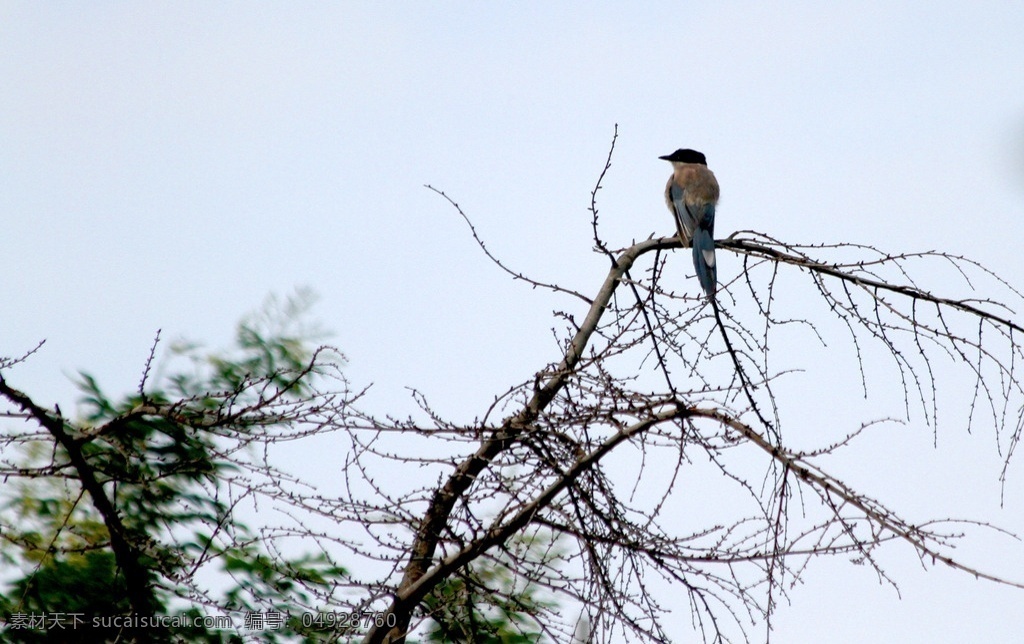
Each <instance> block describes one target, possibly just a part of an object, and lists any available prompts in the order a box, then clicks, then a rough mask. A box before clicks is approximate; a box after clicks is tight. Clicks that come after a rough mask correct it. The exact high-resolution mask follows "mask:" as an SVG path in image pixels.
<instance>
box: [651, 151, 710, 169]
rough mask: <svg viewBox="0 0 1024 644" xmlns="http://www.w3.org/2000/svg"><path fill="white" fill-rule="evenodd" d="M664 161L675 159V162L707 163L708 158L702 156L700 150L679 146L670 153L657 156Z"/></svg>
mask: <svg viewBox="0 0 1024 644" xmlns="http://www.w3.org/2000/svg"><path fill="white" fill-rule="evenodd" d="M658 158H659V159H664V160H665V161H675V162H676V163H699V164H701V165H707V164H708V160H707V159H706V158H705V157H704V154H703V153H702V152H697V151H696V150H691V149H689V148H679V149H678V150H676V151H675V152H673V153H672V154H667V155H665V156H663V157H658Z"/></svg>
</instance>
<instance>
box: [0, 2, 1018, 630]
mask: <svg viewBox="0 0 1024 644" xmlns="http://www.w3.org/2000/svg"><path fill="white" fill-rule="evenodd" d="M1022 34H1024V7H1022V6H1021V4H1020V3H1019V2H1013V1H1007V2H986V1H981V2H973V3H963V2H931V1H929V2H907V3H891V2H873V3H844V4H839V3H833V4H832V6H828V5H826V4H825V3H820V2H810V1H808V2H790V3H752V2H717V3H703V4H697V3H683V2H676V3H669V2H658V3H655V2H650V3H643V6H641V7H639V8H637V7H636V6H632V7H631V6H628V5H627V4H626V3H618V4H613V3H606V2H588V3H534V4H532V5H526V4H525V3H524V4H522V5H502V4H499V3H483V2H479V3H468V2H467V3H444V4H442V5H435V6H428V3H411V2H404V3H400V2H393V3H368V2H367V3H355V2H341V3H322V2H319V3H318V2H303V3H291V2H289V3H258V4H257V3H241V2H238V3H230V2H222V3H216V4H210V3H201V2H175V3H149V2H137V3H136V2H133V3H80V2H60V3H56V2H55V3H37V2H9V1H0V210H2V214H0V222H2V223H0V243H2V247H3V249H4V253H3V266H4V267H5V269H6V270H5V273H6V277H5V278H4V279H3V280H2V281H0V355H8V356H11V355H19V354H21V353H23V352H24V351H26V350H28V349H30V348H31V347H32V346H34V345H35V344H36V343H37V342H39V341H40V340H42V339H45V340H46V344H45V346H44V347H43V349H41V351H40V352H39V353H38V354H37V355H36V356H33V357H32V359H31V360H30V361H29V362H28V363H27V364H25V365H22V366H19V367H18V368H17V369H15V370H14V371H12V372H10V373H9V374H5V375H6V377H8V378H9V380H10V382H11V384H12V385H13V386H16V387H19V388H21V389H23V390H25V391H26V392H28V393H29V394H31V395H32V396H34V397H35V399H36V401H37V402H39V403H40V404H43V405H52V404H53V403H55V402H59V403H60V404H61V406H62V407H64V408H65V409H68V408H73V407H74V400H75V391H74V389H73V387H72V386H71V385H70V382H69V378H68V376H69V375H71V374H74V373H75V372H76V371H78V370H79V369H82V370H87V371H89V372H91V373H93V374H94V375H96V376H97V377H98V378H99V380H100V383H101V384H102V385H103V386H104V387H106V389H107V390H108V391H111V392H126V391H131V390H133V389H134V388H135V386H136V384H137V382H138V378H139V374H140V373H141V371H142V368H143V363H144V360H145V357H146V355H147V352H148V350H149V346H150V344H151V343H152V340H153V337H154V335H155V333H156V330H157V329H163V335H164V338H165V339H168V340H170V339H174V338H178V337H182V336H187V337H189V338H193V339H196V340H200V341H204V342H206V343H208V344H210V345H213V346H217V345H221V344H223V343H225V342H227V341H228V339H229V338H230V337H231V334H232V331H233V328H234V324H235V322H236V321H237V320H238V319H239V318H240V317H241V316H242V315H243V314H244V313H246V312H248V311H250V310H252V309H254V308H255V307H257V306H258V305H259V304H260V302H261V301H262V300H263V298H264V297H265V296H266V295H267V294H269V293H271V292H275V293H278V294H287V293H288V292H290V291H291V290H292V289H293V288H295V287H297V286H309V287H311V288H313V289H314V290H315V291H316V292H317V293H318V294H319V295H320V298H321V299H320V301H319V303H318V305H317V307H316V308H315V309H314V315H315V318H316V320H317V321H319V322H320V323H321V324H322V326H324V327H326V328H327V329H329V330H331V331H332V332H333V336H332V337H331V338H330V339H331V341H332V342H333V343H334V344H336V345H337V346H338V347H339V348H340V349H341V350H342V351H343V352H344V353H345V354H346V355H347V356H348V358H349V360H350V363H349V366H348V368H347V371H346V373H347V375H348V376H349V378H350V379H351V380H352V381H353V383H354V384H356V385H365V384H369V383H371V382H372V383H374V388H373V391H372V395H371V397H370V398H369V400H368V404H369V405H370V406H371V407H372V409H373V410H374V411H377V412H381V413H384V412H388V411H392V412H395V413H397V414H399V415H400V414H402V413H407V412H411V411H412V410H413V406H412V404H411V401H410V399H409V395H408V391H407V390H406V389H405V387H406V386H412V387H417V388H419V389H421V390H422V391H424V392H425V393H426V394H427V395H428V396H429V398H430V400H431V401H432V403H433V404H434V405H435V406H436V408H437V409H439V410H441V411H442V412H444V413H446V414H447V415H448V416H450V417H452V418H453V419H456V420H468V419H471V418H473V417H474V416H476V415H478V414H481V413H482V412H483V410H484V408H485V406H486V405H487V404H488V403H489V402H490V400H491V399H492V398H493V396H494V395H496V394H498V393H500V392H502V391H504V390H505V389H507V388H508V387H509V386H511V385H513V384H516V383H518V382H520V381H522V380H524V379H526V378H528V377H530V375H531V374H532V373H534V372H535V371H536V370H537V369H539V368H541V367H543V365H544V364H545V363H547V362H549V361H552V360H555V361H557V358H558V356H557V353H556V352H557V346H556V345H555V343H554V342H553V340H552V337H551V328H552V327H553V326H554V327H560V326H561V324H560V323H559V322H558V321H557V320H555V319H554V318H553V317H552V311H553V310H556V309H565V308H568V307H577V308H578V304H577V303H575V302H572V301H569V300H566V299H559V298H556V297H553V296H551V295H549V294H546V293H542V292H539V291H533V290H531V289H529V288H528V287H527V286H525V285H523V284H522V283H519V282H512V281H510V280H509V279H508V278H507V277H506V276H505V275H503V274H502V273H500V272H499V271H498V270H496V269H495V268H494V267H493V266H492V265H491V264H489V262H488V261H487V260H486V259H485V258H484V257H483V255H482V254H481V253H480V251H479V249H478V248H477V247H476V246H475V245H474V243H473V241H472V238H471V237H470V235H469V233H468V231H467V229H466V227H465V225H464V223H463V222H462V221H461V219H460V218H459V217H458V215H457V214H456V213H455V212H454V211H453V210H452V209H451V208H450V207H449V206H448V204H446V203H445V202H444V201H443V200H442V199H441V198H439V197H438V196H437V195H435V194H434V193H432V192H430V191H429V190H427V189H426V188H424V184H431V185H433V186H435V187H437V188H439V189H443V190H445V191H446V192H447V193H448V194H449V195H450V196H452V198H454V199H455V200H456V201H457V202H459V204H460V205H461V206H462V207H463V208H464V209H465V211H466V212H467V214H468V215H470V216H471V217H472V218H473V220H474V223H475V224H476V226H477V230H478V232H479V233H480V235H481V236H482V237H483V238H484V240H485V241H486V242H487V243H488V247H489V249H490V250H491V251H492V252H494V253H495V254H496V255H498V256H499V257H501V258H502V259H503V260H506V261H507V262H508V264H509V265H510V266H511V267H513V268H515V269H517V270H522V271H524V272H527V273H529V274H531V275H533V276H535V277H538V278H541V279H545V280H547V281H555V282H559V283H563V284H565V285H566V286H569V287H572V288H576V289H578V290H580V291H582V292H594V291H595V290H596V289H597V288H598V286H599V284H600V281H601V280H602V279H603V277H604V273H605V270H606V260H605V259H603V258H602V257H600V256H598V255H595V254H593V253H591V252H590V248H591V246H592V239H591V236H590V229H589V219H588V213H587V211H586V208H587V206H588V205H589V198H590V197H589V195H590V190H591V189H592V188H593V185H594V183H595V181H596V180H597V176H598V173H599V172H600V170H601V168H602V166H603V163H604V159H605V156H606V153H607V150H608V146H609V142H610V139H611V136H612V132H613V128H614V126H615V125H616V124H618V126H619V139H618V144H617V149H616V154H615V157H614V160H613V166H612V168H611V170H610V173H609V175H608V177H607V179H606V181H605V184H604V188H603V190H602V191H601V193H600V201H599V205H600V207H601V215H602V219H601V224H602V230H603V233H604V235H605V238H606V239H608V240H611V242H612V243H613V244H614V245H618V246H625V245H628V244H629V243H630V241H631V240H633V239H637V240H639V239H643V238H646V237H648V236H649V235H651V234H656V235H671V234H673V232H674V231H673V227H672V222H671V220H670V218H669V215H668V213H667V211H666V209H665V206H664V204H663V201H662V190H663V187H664V181H665V178H666V177H667V176H668V171H669V168H668V166H667V164H665V163H664V162H663V161H659V160H658V158H657V157H658V156H659V155H663V154H667V153H669V152H671V151H672V150H674V149H676V148H678V147H692V148H696V149H698V150H701V151H703V152H704V153H705V154H706V155H707V158H708V164H709V166H710V167H711V169H712V170H714V172H715V173H716V175H717V176H718V179H719V183H720V184H721V187H722V199H721V202H720V205H719V209H718V214H717V228H716V233H717V236H718V237H726V236H728V235H729V234H730V233H731V232H733V231H736V230H745V229H754V230H758V231H761V232H764V233H767V234H770V235H772V236H773V237H776V238H779V239H783V240H786V241H791V242H803V243H817V242H820V243H834V242H844V241H850V242H858V243H865V244H874V245H877V246H879V247H881V248H883V249H884V250H889V251H894V252H895V251H909V250H932V249H936V250H945V251H950V252H952V253H955V254H962V255H966V256H968V257H971V258H974V259H977V260H980V261H982V262H983V263H984V264H985V265H986V266H988V267H989V268H991V269H993V270H994V271H995V272H997V273H998V274H1000V275H1002V276H1003V277H1005V278H1006V279H1008V280H1009V281H1010V282H1012V283H1014V284H1015V285H1016V286H1017V287H1018V288H1020V287H1024V258H1022V254H1021V252H1020V250H1019V249H1020V248H1021V232H1022V230H1024V226H1022V224H1021V221H1022V216H1024V37H1022ZM719 262H720V268H719V275H720V279H722V278H728V276H730V275H735V274H736V272H737V271H738V267H739V262H738V260H736V258H735V257H734V256H729V255H726V254H722V255H720V260H719ZM677 265H678V267H679V280H680V288H686V287H687V286H689V287H691V288H696V283H695V281H694V280H693V279H692V277H691V276H690V273H689V270H690V267H689V266H688V260H686V258H682V257H681V258H680V259H679V260H677ZM933 286H935V287H937V288H941V286H942V285H941V284H933ZM574 310H575V309H574ZM575 312H576V313H577V314H579V313H582V311H578V310H576V311H575ZM1015 315H1016V319H1018V320H1020V319H1021V317H1020V316H1021V315H1024V312H1021V311H1017V312H1016V314H1015ZM780 350H783V348H780ZM786 350H789V351H791V352H793V354H794V355H796V358H795V361H797V362H798V361H799V359H800V354H799V352H800V350H801V349H800V347H799V346H798V345H794V346H793V347H789V348H787V349H786ZM804 366H805V367H807V368H809V369H810V368H813V367H814V366H815V365H804ZM847 411H850V410H847ZM959 411H962V410H959V409H957V408H955V407H954V408H952V409H951V413H949V414H948V415H947V418H948V419H949V420H948V421H947V424H946V425H944V426H943V427H942V430H941V433H940V440H939V441H938V443H939V446H938V449H933V447H932V432H931V430H930V429H929V428H927V427H925V426H924V425H923V424H922V423H921V422H920V419H919V418H918V419H916V422H911V423H910V424H909V425H908V426H907V427H905V428H904V429H903V431H904V433H905V436H904V437H903V438H902V439H901V442H900V443H899V445H895V446H894V445H892V444H891V443H890V442H889V441H888V440H880V441H878V442H877V443H872V445H873V446H874V448H875V449H877V450H881V452H882V454H883V456H884V458H883V456H880V455H879V452H873V451H864V452H861V453H860V455H861V456H863V461H861V462H858V461H857V460H856V459H851V460H846V461H844V462H843V465H842V467H843V471H842V474H843V475H844V476H847V477H848V478H849V479H850V480H851V482H855V483H858V484H861V485H863V486H864V487H865V488H867V491H870V492H873V493H876V494H879V495H882V494H886V495H890V496H883V498H886V499H893V501H894V502H893V503H892V505H894V506H896V507H897V509H903V508H906V510H907V512H908V514H910V515H911V518H914V519H921V520H923V519H926V518H931V517H945V516H957V517H963V518H972V519H981V520H986V521H991V522H993V523H995V524H997V525H1001V526H1005V527H1008V528H1011V529H1015V530H1018V531H1021V532H1024V519H1022V516H1024V489H1022V488H1021V482H1022V481H1024V476H1022V475H1021V474H1020V472H1019V469H1020V467H1021V465H1022V464H1021V463H1017V464H1016V468H1015V469H1013V470H1011V475H1010V478H1009V482H1008V484H1007V488H1006V501H1005V506H1004V507H1003V508H1000V507H999V486H998V481H997V480H996V479H997V477H998V474H999V466H1000V460H999V458H998V456H996V455H995V454H994V449H995V448H994V446H993V443H992V431H991V428H989V427H987V426H984V425H982V426H981V427H976V428H975V430H974V433H972V434H971V435H970V436H969V437H966V438H965V437H964V433H963V431H962V430H961V429H960V428H959V427H958V426H957V424H956V422H957V419H959V418H961V417H962V415H963V414H962V413H959V414H958V413H957V412H959ZM832 412H833V413H836V415H841V413H845V412H842V411H841V410H840V411H837V410H835V409H833V410H832ZM818 413H819V412H818V411H817V410H815V409H813V408H809V409H808V410H807V413H806V416H807V425H808V427H812V428H813V427H814V426H815V425H816V424H818V423H822V422H829V423H831V422H833V421H834V420H835V419H834V418H827V419H823V418H821V417H819V416H817V415H816V414H818ZM851 413H853V412H852V411H851ZM878 415H882V414H878ZM869 417H874V416H872V415H871V414H868V415H867V417H864V416H861V415H851V416H850V417H849V421H848V422H849V423H853V424H859V422H860V421H861V420H867V419H868V418H869ZM912 420H914V419H912ZM889 448H892V449H893V450H896V451H895V452H894V453H893V454H888V455H887V456H886V455H885V450H887V449H889ZM899 450H902V451H899ZM328 467H329V466H328ZM904 468H908V469H904ZM915 468H916V469H915ZM904 504H905V505H904ZM994 543H998V544H999V545H998V546H992V548H994V549H989V550H988V551H987V552H984V551H982V552H978V551H977V549H975V550H972V549H970V548H966V547H965V549H964V553H965V555H968V556H977V559H971V560H970V561H969V563H977V562H981V564H983V565H984V566H987V569H988V570H990V571H991V572H994V573H997V574H1005V575H1007V576H1010V577H1013V578H1015V579H1017V580H1021V581H1024V556H1022V551H1024V545H1022V544H1021V543H1011V542H1010V541H1009V540H1002V541H996V542H994ZM1001 548H1007V549H1008V550H1005V551H1004V550H1001ZM885 561H886V565H887V566H888V568H887V570H888V572H889V573H890V575H891V576H893V577H894V578H895V579H896V580H897V581H898V582H899V583H900V584H901V591H902V597H899V596H897V594H896V593H895V592H894V591H893V590H892V589H891V588H889V587H887V586H881V585H879V583H878V581H877V578H876V577H875V575H874V573H873V572H872V571H871V570H869V569H867V568H865V567H862V566H860V567H859V566H854V565H853V564H851V563H850V562H848V561H845V560H840V559H835V560H831V561H819V562H817V563H812V565H811V567H810V568H809V569H808V571H807V573H806V576H805V579H804V584H803V585H802V586H800V587H798V588H796V589H794V590H793V591H792V593H791V600H792V603H791V604H789V605H783V606H782V607H781V608H780V610H779V613H778V614H777V616H776V629H775V632H774V633H773V640H774V641H779V642H807V641H830V642H863V641H875V642H921V643H924V642H937V641H967V640H972V641H990V642H1008V641H1015V640H1016V638H1017V637H1019V633H1020V632H1021V631H1022V630H1024V612H1022V611H1021V610H1020V606H1021V605H1024V591H1021V590H1016V589H1011V588H1005V587H999V586H996V585H994V584H991V583H986V582H980V581H976V580H974V579H972V578H969V577H968V576H967V575H964V574H961V573H955V572H952V571H948V570H945V569H941V568H933V567H929V568H928V569H927V570H923V569H922V567H921V566H920V565H919V564H918V562H917V560H916V557H915V555H914V553H913V552H911V550H910V549H909V547H905V546H901V545H895V546H892V547H891V548H889V549H888V550H887V551H886V559H885ZM687 623H688V622H687V621H686V620H684V619H683V617H682V616H681V617H680V625H679V628H680V630H679V631H678V632H680V633H683V634H684V635H681V636H680V639H679V641H688V640H687V639H686V635H685V633H686V629H685V627H686V624H687ZM758 637H761V634H760V633H758V634H757V635H756V636H755V639H757V638H758Z"/></svg>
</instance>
